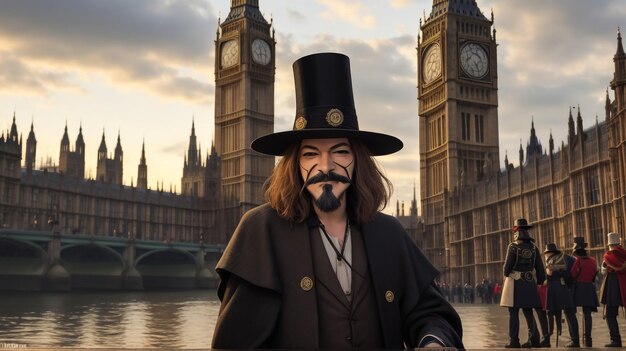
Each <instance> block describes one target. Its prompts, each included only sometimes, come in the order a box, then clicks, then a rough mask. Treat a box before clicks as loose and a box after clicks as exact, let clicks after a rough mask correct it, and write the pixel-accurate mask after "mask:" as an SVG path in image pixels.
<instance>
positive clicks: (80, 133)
mask: <svg viewBox="0 0 626 351" xmlns="http://www.w3.org/2000/svg"><path fill="white" fill-rule="evenodd" d="M79 144H81V145H85V140H84V139H83V123H82V122H81V123H80V126H79V127H78V137H76V145H77V146H78V145H79Z"/></svg>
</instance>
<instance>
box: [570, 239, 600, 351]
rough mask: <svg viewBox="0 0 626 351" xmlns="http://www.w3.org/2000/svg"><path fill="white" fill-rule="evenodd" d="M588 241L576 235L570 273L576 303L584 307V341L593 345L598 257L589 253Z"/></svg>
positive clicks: (587, 345)
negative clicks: (592, 333)
mask: <svg viewBox="0 0 626 351" xmlns="http://www.w3.org/2000/svg"><path fill="white" fill-rule="evenodd" d="M586 248H587V243H586V242H585V238H584V237H582V236H577V237H574V247H573V248H572V251H573V256H574V258H575V261H574V264H573V265H572V269H571V271H570V274H571V276H572V279H573V280H574V286H573V288H572V291H573V296H574V305H575V306H580V307H582V308H583V333H584V334H583V342H584V346H586V347H593V343H592V339H591V326H592V319H591V312H597V311H598V306H599V305H600V304H599V303H598V294H597V293H596V285H595V281H596V275H597V274H598V266H597V265H596V259H595V258H593V257H591V256H589V255H588V254H587V250H586Z"/></svg>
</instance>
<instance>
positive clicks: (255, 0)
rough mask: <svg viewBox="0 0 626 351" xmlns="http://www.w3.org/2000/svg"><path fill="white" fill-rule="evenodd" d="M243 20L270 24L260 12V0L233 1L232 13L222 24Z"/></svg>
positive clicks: (231, 4) (231, 3) (231, 5)
mask: <svg viewBox="0 0 626 351" xmlns="http://www.w3.org/2000/svg"><path fill="white" fill-rule="evenodd" d="M241 18H247V19H251V20H254V21H257V22H261V23H264V24H268V23H267V21H266V20H265V18H264V17H263V14H261V11H260V10H259V0H231V2H230V12H229V13H228V17H226V19H225V20H224V22H222V24H226V23H228V22H231V21H235V20H238V19H241Z"/></svg>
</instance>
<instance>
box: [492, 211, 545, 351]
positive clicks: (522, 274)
mask: <svg viewBox="0 0 626 351" xmlns="http://www.w3.org/2000/svg"><path fill="white" fill-rule="evenodd" d="M530 228H532V225H529V224H528V222H527V221H526V219H524V218H520V219H517V220H515V225H514V227H513V232H514V233H515V234H514V237H513V239H514V241H513V242H512V243H511V244H509V247H508V249H507V254H506V260H505V262H504V267H503V268H504V276H505V281H504V287H503V289H502V297H501V299H500V306H504V307H508V308H509V343H508V344H507V345H505V347H506V348H520V347H550V338H549V335H548V320H547V318H546V314H545V312H543V310H542V309H541V301H540V300H539V294H538V292H537V285H540V284H543V281H544V280H545V270H544V267H543V262H542V260H541V254H540V252H539V249H538V248H537V246H535V244H533V241H534V239H533V238H532V237H531V236H530V234H529V233H528V229H530ZM520 309H522V312H523V313H524V317H525V318H526V325H527V326H528V341H527V342H526V343H524V344H520V341H519V310H520ZM533 309H535V310H536V311H537V314H538V318H539V324H540V325H541V329H542V332H543V337H542V339H541V340H539V330H538V329H537V323H536V321H535V318H534V316H533Z"/></svg>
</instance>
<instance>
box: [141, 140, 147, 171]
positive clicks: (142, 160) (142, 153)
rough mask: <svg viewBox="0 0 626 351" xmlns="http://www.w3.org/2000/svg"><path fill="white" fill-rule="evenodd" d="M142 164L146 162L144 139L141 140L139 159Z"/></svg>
mask: <svg viewBox="0 0 626 351" xmlns="http://www.w3.org/2000/svg"><path fill="white" fill-rule="evenodd" d="M140 162H141V164H142V165H145V164H146V140H145V139H144V140H143V141H142V142H141V160H140Z"/></svg>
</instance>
